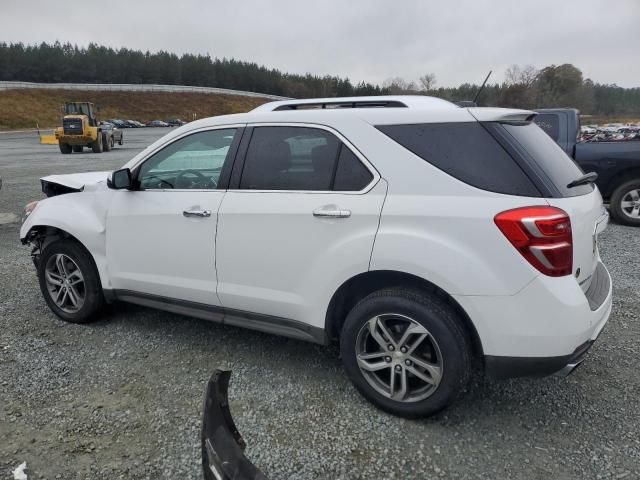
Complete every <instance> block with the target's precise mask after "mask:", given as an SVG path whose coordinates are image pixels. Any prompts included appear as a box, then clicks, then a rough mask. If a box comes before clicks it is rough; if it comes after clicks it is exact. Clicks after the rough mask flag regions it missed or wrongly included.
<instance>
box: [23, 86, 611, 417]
mask: <svg viewBox="0 0 640 480" xmlns="http://www.w3.org/2000/svg"><path fill="white" fill-rule="evenodd" d="M534 116H535V113H533V112H530V111H523V110H507V109H498V108H459V107H457V106H456V105H454V104H451V103H449V102H446V101H444V100H439V99H435V98H429V97H411V96H409V97H371V98H342V99H340V98H338V99H336V98H333V99H320V100H299V101H298V100H295V101H293V100H292V101H280V102H273V103H268V104H265V105H262V106H261V107H258V108H257V109H255V110H253V111H251V112H249V113H245V114H238V115H227V116H220V117H213V118H207V119H203V120H200V121H196V122H193V123H189V124H187V125H185V126H183V127H181V128H178V129H176V130H174V131H173V132H171V133H169V134H168V135H166V136H165V137H163V138H161V139H160V140H158V141H157V142H155V143H153V144H152V145H151V146H149V147H148V148H146V149H145V150H144V151H142V152H141V153H139V154H138V155H136V156H135V157H134V158H133V159H132V160H131V161H130V162H129V163H127V164H126V165H125V166H124V168H122V169H121V170H117V171H115V172H113V173H108V172H101V173H84V174H75V175H59V176H58V175H54V176H50V177H46V178H43V179H42V186H43V191H44V193H45V194H46V195H47V196H48V197H49V198H47V199H45V200H42V201H39V202H34V203H31V204H29V205H28V206H27V208H26V210H25V220H24V224H23V226H22V229H21V231H20V236H21V239H22V241H23V242H24V243H31V244H33V245H34V250H33V256H34V260H35V264H36V267H37V269H38V276H39V279H40V287H41V289H42V293H43V295H44V298H45V300H46V302H47V303H48V305H49V306H50V307H51V309H52V310H53V312H54V313H55V314H56V315H58V316H59V317H61V318H63V319H65V320H68V321H71V322H85V321H88V320H90V319H91V318H92V317H94V315H95V314H96V312H97V311H98V310H99V309H100V307H101V306H102V305H103V303H104V302H107V303H109V302H112V301H114V300H122V301H126V302H132V303H137V304H141V305H147V306H150V307H155V308H159V309H163V310H168V311H171V312H177V313H181V314H185V315H190V316H194V317H199V318H205V319H209V320H213V321H216V322H221V323H225V324H229V325H237V326H243V327H248V328H252V329H256V330H261V331H264V332H270V333H276V334H280V335H286V336H290V337H294V338H298V339H303V340H308V341H312V342H317V343H322V344H327V343H329V342H331V341H339V342H340V351H341V355H342V359H343V362H344V366H345V369H346V371H347V374H348V375H349V377H350V378H351V380H352V381H353V383H354V384H355V386H356V387H357V389H358V390H359V391H360V392H361V393H362V394H363V395H364V396H365V397H367V398H368V399H369V400H371V401H372V402H373V403H374V404H376V405H377V406H379V407H380V408H382V409H384V410H387V411H389V412H393V413H395V414H398V415H402V416H406V417H416V416H424V415H430V414H432V413H434V412H436V411H438V410H440V409H442V408H443V407H445V406H446V405H448V404H450V403H451V402H452V401H453V400H454V399H455V398H456V397H457V396H458V395H459V394H460V393H461V392H462V391H463V390H464V388H465V385H466V384H467V381H468V380H469V378H470V376H471V375H472V373H473V372H477V371H479V370H480V369H484V370H486V371H487V372H488V373H490V374H494V375H496V376H500V377H506V376H517V375H546V374H551V373H555V372H559V371H561V372H564V373H568V372H569V371H571V370H572V369H573V368H574V367H575V366H576V365H578V364H579V363H580V362H581V361H582V359H583V358H584V355H585V353H586V351H587V350H588V348H589V347H590V346H591V344H592V343H593V341H594V340H595V339H596V337H597V336H598V334H599V333H600V331H601V330H602V328H603V327H604V325H605V323H606V321H607V319H608V317H609V314H610V311H611V279H610V277H609V273H608V272H607V269H606V268H605V267H604V265H603V264H602V262H601V261H600V257H599V254H598V249H597V236H598V233H599V232H601V231H602V230H603V229H604V228H605V226H606V224H607V220H608V215H607V213H606V211H605V209H604V208H603V206H602V199H601V196H600V193H599V192H598V190H597V189H596V188H595V187H594V186H593V184H592V181H593V178H592V177H591V176H589V175H584V174H583V172H582V171H581V170H580V169H579V168H578V167H577V166H576V165H575V164H574V163H573V162H572V160H571V159H570V158H569V157H567V156H566V155H565V154H564V152H563V151H562V150H561V149H560V148H559V147H558V146H557V145H556V144H555V143H554V142H553V141H552V140H551V139H550V138H549V137H548V136H547V135H546V134H545V133H544V132H543V131H542V130H540V129H539V128H538V127H537V126H536V125H535V124H534V123H533V122H532V118H533V117H534ZM477 367H480V369H479V368H477Z"/></svg>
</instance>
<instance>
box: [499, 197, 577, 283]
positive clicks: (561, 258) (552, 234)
mask: <svg viewBox="0 0 640 480" xmlns="http://www.w3.org/2000/svg"><path fill="white" fill-rule="evenodd" d="M494 221H495V222H496V225H497V226H498V228H499V229H500V231H501V232H502V233H503V234H504V236H505V237H507V239H508V240H509V241H510V242H511V244H512V245H513V246H514V247H516V249H517V250H518V251H519V252H520V253H521V254H522V256H523V257H524V258H526V259H527V261H528V262H529V263H530V264H531V265H533V266H534V267H535V268H537V269H538V270H539V271H540V272H542V273H544V274H545V275H549V276H550V277H562V276H564V275H570V274H571V271H572V269H573V238H572V236H571V220H570V219H569V215H567V213H566V212H565V211H564V210H560V209H559V208H555V207H544V206H542V207H523V208H516V209H514V210H507V211H506V212H502V213H499V214H498V215H496V217H495V218H494Z"/></svg>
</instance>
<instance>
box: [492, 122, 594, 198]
mask: <svg viewBox="0 0 640 480" xmlns="http://www.w3.org/2000/svg"><path fill="white" fill-rule="evenodd" d="M501 127H502V128H504V129H505V130H506V131H507V133H508V134H509V135H510V136H511V138H512V139H513V140H514V141H515V142H516V143H517V144H518V145H519V146H520V147H521V150H523V151H524V152H525V154H526V155H528V156H529V157H530V158H531V161H533V162H535V163H536V164H537V166H538V167H539V168H540V169H541V170H542V171H543V172H544V173H545V175H546V176H548V177H549V179H550V180H551V181H552V182H553V184H554V186H555V187H556V188H557V189H558V190H559V191H560V194H561V195H562V196H564V197H574V196H578V195H585V194H587V193H590V192H592V191H593V186H592V185H589V184H587V185H580V186H577V187H572V188H567V184H569V183H570V182H572V181H573V180H575V179H576V178H578V177H580V176H582V175H584V172H583V171H582V169H581V168H580V167H578V165H576V163H575V162H574V161H573V160H572V159H571V158H570V157H569V156H568V155H567V154H566V153H565V152H564V150H562V149H561V148H560V147H559V146H558V145H557V144H556V142H554V141H553V140H552V139H551V138H549V137H548V136H547V135H545V133H544V132H543V130H541V129H540V128H538V126H537V125H536V124H534V123H528V124H523V125H517V124H513V125H510V124H503V125H501Z"/></svg>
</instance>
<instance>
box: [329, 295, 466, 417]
mask: <svg viewBox="0 0 640 480" xmlns="http://www.w3.org/2000/svg"><path fill="white" fill-rule="evenodd" d="M378 321H381V322H382V324H383V326H384V328H385V330H386V332H387V333H389V334H390V335H391V336H393V337H394V338H393V342H394V343H395V348H393V351H390V349H389V348H388V347H387V348H383V347H381V346H380V343H379V342H378V341H376V339H375V337H374V335H372V334H371V331H372V330H371V329H372V328H373V329H374V330H375V331H376V332H377V334H378V338H379V339H381V340H384V341H383V342H381V343H387V342H388V338H385V337H384V334H382V336H381V335H380V334H381V333H382V331H381V329H380V328H379V323H378ZM372 322H373V323H372ZM403 325H406V326H407V327H409V326H410V327H411V328H412V330H413V331H414V332H415V333H412V334H410V335H409V336H408V337H407V340H406V342H405V344H404V345H406V346H408V347H409V348H410V349H411V350H413V348H415V350H414V351H413V352H412V351H411V350H409V351H408V353H405V351H404V348H405V346H403V344H401V343H400V342H399V340H400V339H401V337H402V335H403V334H404V332H403V330H402V328H403ZM396 329H397V330H396ZM425 332H426V334H425ZM420 338H422V341H421V342H417V340H418V339H420ZM414 342H416V343H418V346H417V347H414V345H413V343H414ZM387 345H389V344H387ZM400 350H403V351H402V352H401V351H400ZM368 352H371V353H369V355H370V357H371V359H370V360H369V359H367V360H364V359H358V357H357V354H358V353H360V354H363V353H365V354H366V353H368ZM340 353H341V356H342V361H343V364H344V368H345V370H346V372H347V375H348V376H349V378H350V379H351V381H352V382H353V384H354V385H355V387H356V388H357V390H358V391H359V392H360V393H361V394H362V395H363V396H364V397H365V398H366V399H368V400H369V401H370V402H371V403H373V404H374V405H375V406H376V407H378V408H380V409H382V410H384V411H386V412H389V413H392V414H394V415H398V416H400V417H405V418H418V417H426V416H429V415H433V414H435V413H437V412H439V411H440V410H442V409H443V408H445V407H447V406H449V405H450V404H451V403H453V402H454V401H455V400H456V399H457V398H458V397H459V396H460V395H461V393H462V392H463V391H464V390H465V389H466V387H467V384H468V382H469V378H470V375H471V372H472V368H473V365H472V350H471V343H470V341H469V338H468V336H467V335H466V333H465V331H464V329H463V327H462V323H461V320H460V319H459V318H458V315H457V314H456V312H455V311H454V310H453V309H452V308H451V307H449V306H448V305H447V304H446V303H445V302H444V301H442V300H441V299H440V298H438V297H437V296H435V295H433V294H429V293H427V292H421V291H416V290H408V289H404V288H391V289H385V290H380V291H378V292H375V293H372V294H371V295H369V296H368V297H366V298H364V299H363V300H361V301H360V302H359V303H358V304H357V305H356V306H355V307H354V308H353V309H352V310H351V311H350V312H349V314H348V315H347V318H346V320H345V323H344V325H343V328H342V333H341V335H340ZM375 355H377V357H373V356H375ZM361 362H364V363H367V364H368V365H369V366H372V365H373V366H374V367H377V366H380V367H381V368H380V369H379V370H377V371H375V372H371V371H366V370H365V369H363V368H361V366H360V363H361ZM376 362H379V363H378V365H377V366H376V365H375V363H376ZM407 362H408V363H407ZM387 364H388V365H389V366H386V365H387ZM422 365H430V367H429V369H427V368H424V367H422ZM411 369H413V370H411ZM412 371H414V372H415V371H417V373H419V374H421V375H422V377H423V378H428V379H430V382H426V381H425V380H423V379H422V378H419V377H418V376H417V375H414V374H413V373H412ZM392 372H396V373H393V378H394V379H395V382H394V384H395V386H396V388H395V392H396V398H391V397H390V395H389V393H390V391H391V386H390V384H391V378H392ZM430 372H433V373H430ZM427 373H428V375H427ZM403 377H404V378H406V385H407V389H406V395H404V398H402V397H403V392H402V389H401V388H400V387H401V386H402V378H403ZM380 379H382V380H380ZM385 379H386V384H385ZM374 385H375V386H374Z"/></svg>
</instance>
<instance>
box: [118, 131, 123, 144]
mask: <svg viewBox="0 0 640 480" xmlns="http://www.w3.org/2000/svg"><path fill="white" fill-rule="evenodd" d="M118 145H120V146H122V145H124V134H121V135H120V140H118Z"/></svg>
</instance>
